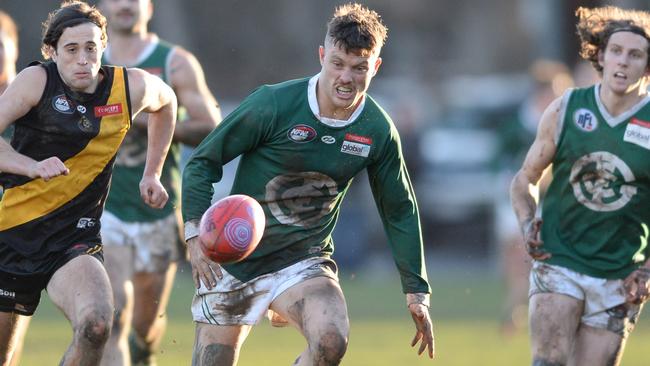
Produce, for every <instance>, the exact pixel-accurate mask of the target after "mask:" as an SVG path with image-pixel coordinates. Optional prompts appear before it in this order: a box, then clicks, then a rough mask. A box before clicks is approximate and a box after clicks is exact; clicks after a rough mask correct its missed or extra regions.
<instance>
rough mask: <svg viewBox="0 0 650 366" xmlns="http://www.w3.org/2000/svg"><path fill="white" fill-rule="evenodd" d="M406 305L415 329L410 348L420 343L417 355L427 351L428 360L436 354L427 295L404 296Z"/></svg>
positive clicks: (413, 294)
mask: <svg viewBox="0 0 650 366" xmlns="http://www.w3.org/2000/svg"><path fill="white" fill-rule="evenodd" d="M406 303H407V305H408V309H409V311H410V312H411V317H412V318H413V322H414V323H415V329H416V330H415V336H414V337H413V340H412V341H411V347H415V346H416V345H417V344H418V342H420V348H419V349H418V355H421V354H422V353H423V352H424V351H425V350H427V349H428V352H427V353H428V355H429V358H433V357H434V356H435V354H436V347H435V341H434V338H433V325H432V323H431V317H430V315H429V294H425V293H412V294H406Z"/></svg>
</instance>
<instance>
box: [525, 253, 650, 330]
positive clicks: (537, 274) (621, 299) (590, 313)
mask: <svg viewBox="0 0 650 366" xmlns="http://www.w3.org/2000/svg"><path fill="white" fill-rule="evenodd" d="M539 293H558V294H563V295H567V296H571V297H573V298H576V299H578V300H582V301H583V302H584V310H583V313H582V318H581V323H583V324H586V325H588V326H590V327H594V328H600V329H606V330H609V331H611V332H614V333H616V334H618V335H620V336H623V337H626V336H627V335H628V334H629V333H630V332H632V330H633V329H634V326H635V324H636V321H637V320H638V318H639V315H640V314H641V308H642V305H634V304H629V303H627V302H626V301H625V291H624V289H623V280H608V279H605V278H597V277H591V276H587V275H584V274H581V273H578V272H575V271H572V270H570V269H568V268H565V267H561V266H556V265H552V264H547V263H544V262H539V261H533V268H532V270H531V271H530V290H529V293H528V295H529V296H533V295H535V294H539Z"/></svg>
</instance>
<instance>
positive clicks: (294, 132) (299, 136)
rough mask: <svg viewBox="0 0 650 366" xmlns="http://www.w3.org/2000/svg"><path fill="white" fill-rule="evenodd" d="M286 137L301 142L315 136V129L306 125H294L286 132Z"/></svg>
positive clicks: (308, 140)
mask: <svg viewBox="0 0 650 366" xmlns="http://www.w3.org/2000/svg"><path fill="white" fill-rule="evenodd" d="M287 137H288V138H289V140H291V141H293V142H297V143H299V144H303V143H306V142H310V141H312V140H313V139H315V138H316V130H315V129H314V128H313V127H311V126H307V125H295V126H293V127H292V128H291V129H290V130H289V132H287Z"/></svg>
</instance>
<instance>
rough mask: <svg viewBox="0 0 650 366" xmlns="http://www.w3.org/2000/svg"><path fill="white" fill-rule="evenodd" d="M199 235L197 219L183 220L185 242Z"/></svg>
mask: <svg viewBox="0 0 650 366" xmlns="http://www.w3.org/2000/svg"><path fill="white" fill-rule="evenodd" d="M197 236H199V220H198V219H193V220H189V221H186V222H185V243H187V242H188V240H190V239H193V238H196V237H197Z"/></svg>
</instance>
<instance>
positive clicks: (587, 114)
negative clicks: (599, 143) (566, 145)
mask: <svg viewBox="0 0 650 366" xmlns="http://www.w3.org/2000/svg"><path fill="white" fill-rule="evenodd" d="M573 122H574V123H575V124H576V126H578V128H579V129H581V130H583V131H585V132H591V131H593V130H595V129H596V128H598V118H596V115H595V114H594V112H592V111H590V110H588V109H585V108H580V109H578V110H577V111H575V113H573Z"/></svg>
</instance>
